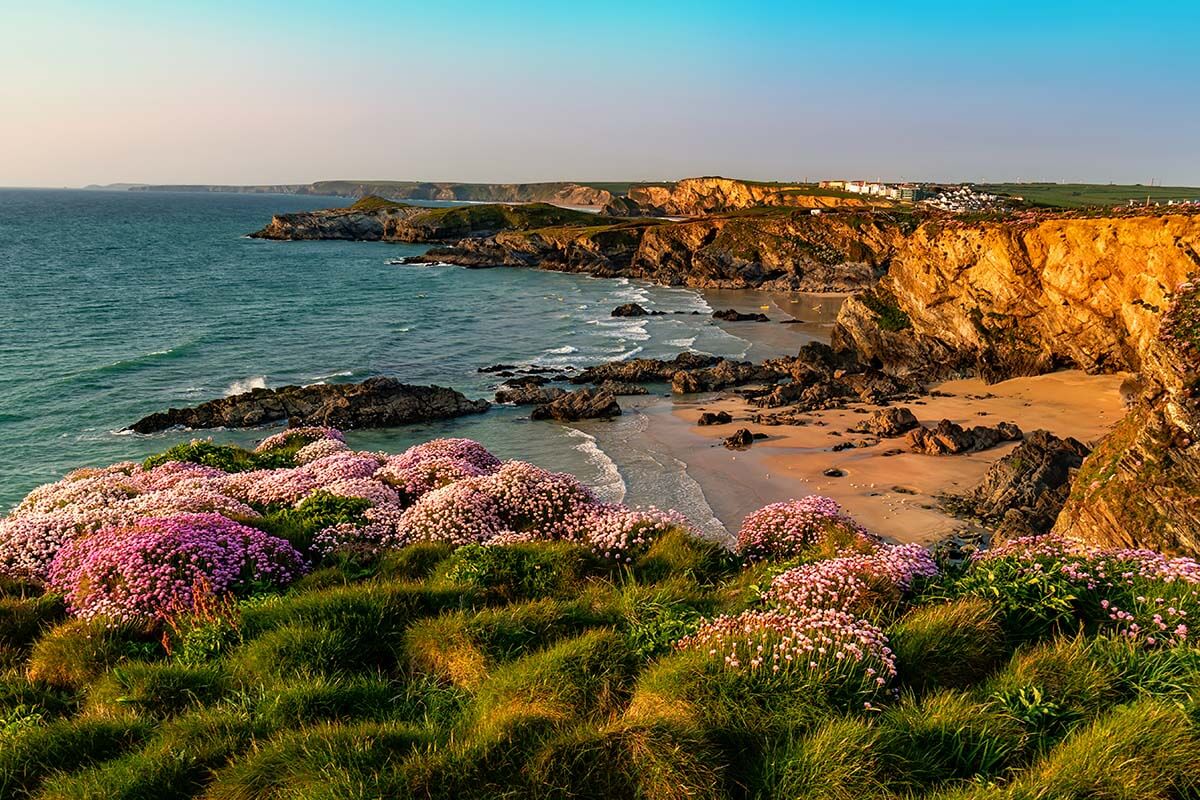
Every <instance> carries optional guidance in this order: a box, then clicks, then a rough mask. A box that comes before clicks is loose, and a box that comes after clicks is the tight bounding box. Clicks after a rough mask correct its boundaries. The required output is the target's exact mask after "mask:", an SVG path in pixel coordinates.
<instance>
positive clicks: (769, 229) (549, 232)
mask: <svg viewBox="0 0 1200 800" xmlns="http://www.w3.org/2000/svg"><path fill="white" fill-rule="evenodd" d="M598 221H601V222H602V221H603V220H598V219H597V218H596V217H593V218H592V220H591V224H590V226H583V225H576V224H574V223H572V224H571V225H569V226H567V227H544V228H539V229H537V230H527V231H519V230H505V231H501V232H500V233H497V234H495V235H494V236H485V237H476V238H467V239H463V240H461V241H459V242H457V243H455V244H454V245H452V246H448V247H435V248H433V249H431V250H429V252H427V253H426V254H425V255H423V256H417V257H413V258H412V259H411V260H412V261H414V262H419V263H446V264H457V265H460V266H465V267H473V268H481V267H499V266H517V267H536V268H540V269H552V270H558V271H562V272H579V273H584V274H588V275H597V276H600V277H630V278H637V279H639V280H646V281H650V282H652V283H659V284H665V285H671V286H679V285H683V286H694V287H698V288H726V289H745V288H762V289H771V290H778V291H814V292H825V291H830V292H849V291H858V290H861V289H864V288H866V287H868V286H870V285H871V284H873V283H874V282H875V280H876V279H877V278H878V277H879V276H880V275H881V274H883V272H884V271H885V270H886V268H887V264H888V263H889V261H890V259H891V257H892V254H893V252H894V251H895V248H896V247H897V246H899V244H900V243H902V241H903V240H904V237H905V230H906V224H905V223H904V222H902V221H900V220H897V219H893V218H890V217H887V216H884V215H880V214H871V213H867V212H863V213H861V214H849V213H845V214H836V215H832V214H831V215H825V216H822V217H813V216H811V215H809V214H807V213H802V212H799V211H792V210H789V209H782V208H781V209H767V210H765V211H764V212H763V213H758V214H753V215H745V214H740V215H738V214H735V215H724V216H712V217H704V218H701V219H695V220H686V221H683V222H668V221H662V220H658V221H654V220H639V221H630V222H623V223H616V224H608V225H598V224H597V222H598Z"/></svg>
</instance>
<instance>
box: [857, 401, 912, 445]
mask: <svg viewBox="0 0 1200 800" xmlns="http://www.w3.org/2000/svg"><path fill="white" fill-rule="evenodd" d="M920 424H921V423H919V422H917V418H916V416H915V415H914V414H913V413H912V412H911V411H909V410H908V409H907V408H904V407H903V406H897V407H894V408H881V409H879V410H878V411H876V412H875V413H873V414H872V415H871V417H870V419H866V420H863V421H862V422H860V423H858V424H857V425H855V426H854V427H853V428H851V429H850V430H851V431H853V432H854V433H873V434H875V435H876V436H882V437H884V438H885V439H890V438H893V437H895V436H900V435H901V434H903V433H906V432H908V431H910V430H912V429H913V428H915V427H917V426H918V425H920Z"/></svg>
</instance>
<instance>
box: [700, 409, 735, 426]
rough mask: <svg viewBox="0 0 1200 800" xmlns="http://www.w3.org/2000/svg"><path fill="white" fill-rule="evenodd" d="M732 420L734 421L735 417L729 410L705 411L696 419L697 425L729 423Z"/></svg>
mask: <svg viewBox="0 0 1200 800" xmlns="http://www.w3.org/2000/svg"><path fill="white" fill-rule="evenodd" d="M730 422H733V417H732V416H731V415H730V413H729V412H728V411H705V412H704V413H703V414H701V415H700V419H698V420H696V424H697V425H727V424H728V423H730Z"/></svg>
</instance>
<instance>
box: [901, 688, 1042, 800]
mask: <svg viewBox="0 0 1200 800" xmlns="http://www.w3.org/2000/svg"><path fill="white" fill-rule="evenodd" d="M1025 745H1026V741H1025V731H1024V730H1023V728H1022V727H1021V724H1020V723H1019V722H1018V721H1017V720H1016V719H1014V718H1012V717H1011V716H1009V715H1007V714H1005V713H1004V712H1003V710H1002V709H1000V708H999V707H997V706H996V705H994V704H991V703H987V702H976V701H973V700H972V699H971V698H969V697H968V696H966V695H964V694H961V693H958V692H952V691H942V692H935V693H932V694H929V695H926V696H925V697H923V698H921V699H919V700H918V699H916V698H915V697H912V696H911V695H910V696H909V697H906V698H904V699H903V701H902V702H900V703H899V704H898V705H896V706H894V707H893V708H890V709H888V710H887V711H885V712H884V714H883V717H882V719H881V720H880V722H879V745H878V747H879V754H880V758H881V760H882V762H883V763H884V765H885V774H886V775H887V776H888V779H889V782H894V783H895V784H897V785H898V786H900V787H905V788H919V787H932V786H936V785H938V784H941V783H945V782H947V781H952V780H965V779H968V778H972V777H976V776H979V777H984V778H987V777H993V776H996V775H999V774H1001V773H1002V772H1003V771H1004V770H1006V769H1007V768H1009V767H1011V766H1013V765H1015V764H1017V763H1018V762H1019V760H1020V759H1021V757H1022V754H1023V752H1024V750H1025Z"/></svg>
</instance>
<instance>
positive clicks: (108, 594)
mask: <svg viewBox="0 0 1200 800" xmlns="http://www.w3.org/2000/svg"><path fill="white" fill-rule="evenodd" d="M304 570H305V564H304V560H303V558H301V556H300V554H299V553H298V552H296V550H295V549H294V548H293V547H292V546H291V545H290V544H288V543H287V542H286V541H284V540H283V539H278V538H276V537H274V536H269V535H268V534H266V533H263V532H262V531H259V530H257V529H255V528H249V527H247V526H245V525H241V524H239V523H236V522H233V521H231V520H229V519H226V518H225V517H223V516H221V515H219V514H178V515H175V516H172V517H158V518H149V519H143V520H140V521H139V522H137V523H135V524H133V525H130V526H127V527H121V528H109V529H105V530H102V531H99V532H98V533H95V534H93V535H90V536H85V537H83V538H80V539H75V540H73V541H71V542H68V543H67V544H66V545H65V546H64V547H63V548H62V549H61V550H60V551H59V553H58V554H57V555H56V556H55V558H54V561H53V562H52V563H51V565H50V585H51V587H52V588H53V589H54V590H55V591H59V592H62V593H63V594H64V595H65V597H66V600H67V604H68V606H69V608H70V609H71V611H72V612H73V613H74V614H76V615H77V616H80V617H83V618H87V619H91V618H95V617H105V618H108V619H111V620H114V621H118V622H145V621H148V620H151V619H154V618H156V617H158V616H159V615H161V614H163V613H165V612H167V611H169V610H178V609H181V608H187V607H189V606H190V605H191V603H192V601H193V599H194V592H195V591H196V588H197V587H205V588H206V590H207V591H211V592H213V593H215V594H218V595H220V594H224V593H226V592H238V591H240V590H246V589H249V588H251V587H255V586H259V585H270V586H283V585H286V584H287V583H289V582H290V581H292V580H294V579H295V578H297V577H299V576H300V575H301V574H303V573H304Z"/></svg>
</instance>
